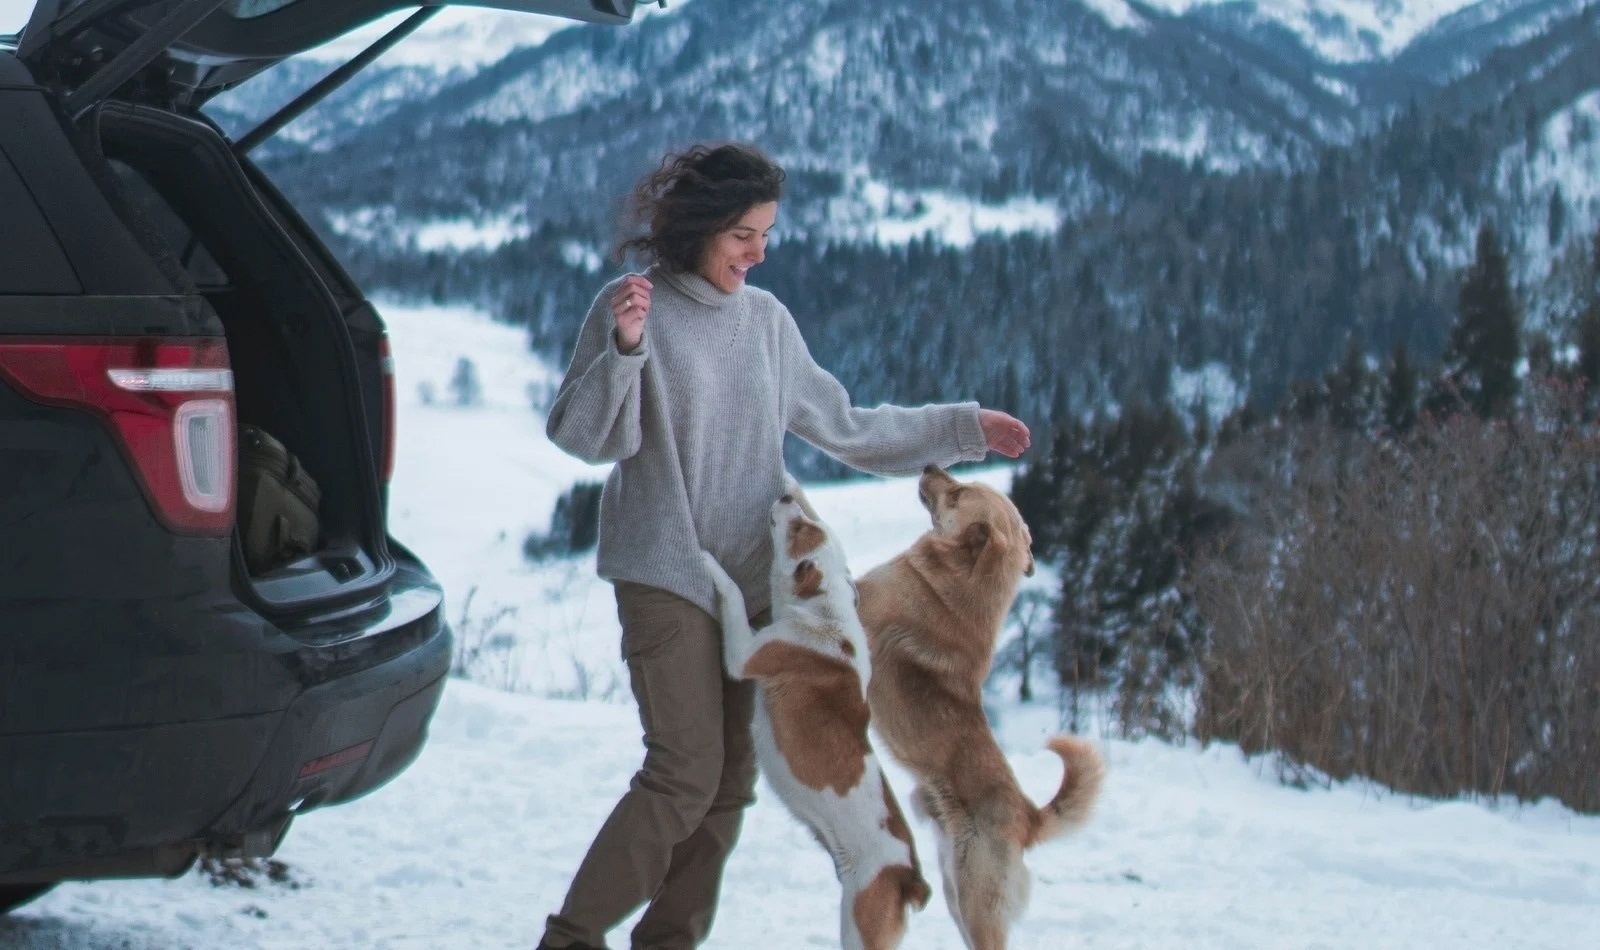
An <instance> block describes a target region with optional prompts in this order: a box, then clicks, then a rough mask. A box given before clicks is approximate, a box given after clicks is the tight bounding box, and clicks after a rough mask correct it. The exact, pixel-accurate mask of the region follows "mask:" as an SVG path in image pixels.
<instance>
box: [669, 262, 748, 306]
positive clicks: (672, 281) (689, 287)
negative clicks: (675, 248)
mask: <svg viewBox="0 0 1600 950" xmlns="http://www.w3.org/2000/svg"><path fill="white" fill-rule="evenodd" d="M645 276H646V277H648V278H649V279H650V280H651V281H652V282H654V281H657V280H663V281H666V282H667V284H668V285H669V286H671V287H672V288H673V289H674V290H676V291H678V292H679V293H681V294H683V295H684V296H685V297H688V298H689V299H690V300H693V301H695V302H696V303H703V304H705V305H706V306H708V307H715V308H717V309H721V308H723V307H727V306H729V305H731V304H732V303H733V302H734V301H735V300H737V299H738V298H739V291H737V290H736V291H734V292H733V293H731V294H730V293H724V292H723V291H722V290H719V289H718V288H717V286H716V285H715V284H713V283H712V282H711V281H709V280H706V279H705V278H704V277H701V276H700V275H699V274H696V273H694V272H693V271H674V270H668V269H666V268H665V267H662V266H661V265H660V264H654V265H652V266H651V267H650V269H649V270H648V271H646V272H645ZM740 289H741V290H742V289H743V288H742V287H741V288H740Z"/></svg>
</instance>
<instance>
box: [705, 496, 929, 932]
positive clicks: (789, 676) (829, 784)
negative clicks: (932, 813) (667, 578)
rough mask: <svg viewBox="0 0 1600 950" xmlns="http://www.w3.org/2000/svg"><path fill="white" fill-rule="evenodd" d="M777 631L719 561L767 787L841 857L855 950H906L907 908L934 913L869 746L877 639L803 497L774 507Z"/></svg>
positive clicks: (715, 568)
mask: <svg viewBox="0 0 1600 950" xmlns="http://www.w3.org/2000/svg"><path fill="white" fill-rule="evenodd" d="M772 546H773V559H772V560H773V567H772V618H773V619H772V624H771V625H770V626H767V627H763V628H762V629H761V630H759V631H754V632H752V631H751V629H750V625H749V622H748V621H747V620H746V619H745V603H744V597H743V596H742V595H741V594H740V593H739V588H738V586H737V585H736V584H735V583H734V582H733V580H732V578H730V577H729V576H728V575H727V573H726V572H725V571H724V570H723V569H722V567H721V566H720V565H719V564H718V563H717V562H716V559H715V558H713V557H712V556H711V555H710V554H704V555H703V557H704V560H705V565H706V569H707V570H708V571H709V572H710V573H711V577H712V580H713V581H714V582H715V583H716V586H717V594H718V598H719V600H720V605H719V606H720V608H721V613H722V641H723V647H724V651H723V652H724V661H725V662H726V664H727V667H728V672H729V674H730V675H732V676H735V677H738V678H740V679H750V680H755V681H756V691H757V701H756V712H755V725H754V737H755V745H756V753H757V758H758V761H759V762H760V765H761V771H762V773H763V774H764V775H765V776H766V777H767V782H768V784H770V785H771V786H772V788H773V789H774V790H776V791H777V793H778V795H779V797H780V798H782V799H783V802H784V804H785V805H787V806H788V808H789V810H790V811H791V812H793V813H794V815H795V817H797V818H799V819H800V820H801V821H802V822H803V823H805V825H806V826H807V827H808V828H810V829H811V832H812V833H813V834H814V835H815V836H816V838H817V840H818V841H819V842H820V843H821V844H822V846H823V847H824V848H826V849H827V851H828V853H829V854H830V855H832V857H833V862H834V869H835V872H836V873H837V874H838V877H839V883H840V884H841V885H842V886H843V888H844V897H843V901H842V907H841V914H840V916H841V921H840V932H841V933H840V941H841V943H842V944H843V946H844V947H845V948H846V950H889V948H893V947H897V946H899V945H900V939H901V937H902V936H903V935H904V934H905V929H906V907H907V906H908V905H913V906H916V907H917V908H919V909H920V908H922V907H925V906H927V903H928V898H929V897H930V896H931V893H932V892H931V890H930V888H929V887H928V882H927V881H926V880H924V879H923V877H922V869H921V866H920V865H919V864H918V862H917V852H916V848H915V847H914V846H913V845H912V841H911V829H910V828H909V827H908V826H907V825H906V820H905V816H904V814H903V813H902V812H901V811H900V805H899V803H898V802H897V801H896V800H895V797H894V793H893V792H891V791H890V789H889V782H888V779H887V778H886V777H885V776H884V774H883V771H882V769H880V768H879V766H878V760H877V757H876V756H875V755H873V751H872V746H871V744H870V743H869V742H868V739H867V721H868V712H867V697H866V682H867V679H868V666H867V664H868V656H867V638H866V634H865V632H863V631H862V629H861V621H860V620H859V619H858V618H857V616H856V608H855V589H854V587H853V586H852V584H851V582H850V575H849V572H848V571H847V570H846V567H845V558H844V552H843V551H841V550H840V547H839V544H838V542H837V541H836V540H835V539H834V538H833V536H832V535H831V534H830V533H829V531H828V529H827V527H826V526H825V525H824V524H823V523H822V522H821V520H820V519H818V518H817V517H816V514H815V512H814V511H812V510H811V508H810V505H809V504H807V503H806V502H805V500H804V495H802V494H800V492H799V488H798V486H794V485H791V487H790V493H789V494H786V495H784V496H783V497H782V498H780V499H779V500H778V501H777V503H776V504H774V505H773V506H772Z"/></svg>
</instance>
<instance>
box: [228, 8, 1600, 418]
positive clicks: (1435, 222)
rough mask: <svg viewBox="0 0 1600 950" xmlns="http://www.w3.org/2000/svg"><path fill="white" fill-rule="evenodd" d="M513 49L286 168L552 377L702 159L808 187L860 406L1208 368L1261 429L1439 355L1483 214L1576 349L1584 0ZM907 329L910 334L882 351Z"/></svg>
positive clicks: (831, 333)
mask: <svg viewBox="0 0 1600 950" xmlns="http://www.w3.org/2000/svg"><path fill="white" fill-rule="evenodd" d="M508 35H510V34H508ZM534 39H536V38H534ZM530 42H532V40H530ZM513 47H514V48H513V50H512V52H510V53H508V54H507V55H505V56H503V57H501V58H498V59H496V60H494V61H493V62H491V63H489V64H487V65H482V66H479V65H476V64H470V63H467V62H465V61H463V60H462V59H461V58H460V56H461V54H459V53H457V54H455V55H454V57H453V58H452V57H445V58H443V59H432V60H428V59H427V58H426V57H424V59H423V60H422V61H420V62H418V63H413V64H409V65H407V64H401V65H396V66H390V67H387V68H386V70H385V69H379V70H376V71H374V72H373V73H372V75H371V76H368V77H363V78H362V79H358V81H357V83H355V84H352V87H351V88H350V89H349V90H347V91H346V92H345V93H344V94H343V95H344V97H343V98H341V99H336V100H333V101H330V102H329V103H328V104H327V106H326V108H325V109H319V110H317V111H316V112H314V113H312V115H311V116H308V117H306V119H304V120H303V121H302V122H301V123H296V124H295V125H293V126H291V127H290V130H289V131H290V133H291V135H297V136H299V137H300V140H301V144H299V145H296V144H294V143H293V142H291V143H288V144H287V145H285V146H282V147H281V148H280V150H279V151H277V152H274V153H270V154H268V155H267V157H266V158H265V159H264V161H265V165H266V168H267V171H268V172H269V174H271V175H272V176H273V177H274V178H275V179H276V180H277V181H279V182H280V184H281V185H282V186H283V187H284V188H285V190H286V191H288V192H290V193H291V194H292V195H293V196H294V197H295V198H296V199H297V200H298V201H299V202H300V203H301V206H302V207H304V208H307V209H308V210H309V211H311V213H312V217H313V222H314V223H315V224H316V225H317V226H319V227H321V228H322V229H323V230H324V231H325V232H326V233H330V234H331V235H332V236H333V237H334V238H335V239H336V240H337V241H339V242H342V243H343V244H345V245H347V249H348V251H349V253H350V254H351V260H352V262H353V265H354V266H355V269H356V271H357V273H358V275H359V276H360V277H361V278H362V279H363V280H366V281H369V283H370V285H371V286H374V287H386V288H388V289H390V290H391V291H393V292H396V293H404V294H408V295H412V296H414V297H426V298H429V299H440V300H442V299H455V300H470V301H474V302H476V303H477V304H479V305H481V306H484V307H488V308H491V309H493V310H495V311H496V312H498V313H501V314H502V315H503V316H504V317H505V318H507V319H513V320H518V321H527V322H529V323H531V324H534V327H535V331H536V332H535V336H534V339H535V341H536V343H537V345H539V346H541V347H543V348H544V351H545V352H547V353H550V354H556V353H559V352H561V351H562V349H563V347H564V345H565V343H566V340H565V337H564V336H563V333H564V332H565V331H564V330H563V328H564V327H565V326H566V325H567V324H568V323H570V314H571V313H573V312H575V311H577V310H579V309H581V308H582V307H583V306H585V305H586V303H587V300H588V298H589V295H591V294H592V293H593V288H594V286H595V278H596V277H597V276H598V272H599V271H600V270H602V269H603V268H604V267H606V266H607V264H606V263H605V258H604V255H605V252H606V251H607V249H608V245H609V240H610V238H611V237H612V235H613V234H614V224H615V218H616V212H617V211H618V205H617V201H618V199H619V198H620V196H621V193H622V192H623V191H624V190H625V188H626V186H627V184H628V183H629V182H631V181H633V180H634V179H635V178H636V177H637V175H638V174H640V173H641V172H642V171H644V170H645V169H646V168H647V167H648V166H649V164H650V163H651V162H653V161H654V159H655V158H656V156H658V155H659V154H660V153H661V152H662V151H663V150H665V149H668V148H671V147H673V146H677V145H681V144H683V143H685V142H687V141H690V140H693V139H697V138H728V137H739V138H750V139H754V140H757V141H759V142H761V143H763V144H764V145H765V146H766V147H767V148H769V149H770V150H771V151H773V152H774V153H775V154H776V155H777V157H778V158H779V159H780V160H781V161H783V162H784V164H785V166H786V167H787V168H788V169H789V170H790V172H791V177H790V181H789V186H788V191H787V193H786V198H785V202H784V208H783V214H782V219H781V224H782V235H781V240H782V241H783V242H786V243H787V244H788V246H789V247H792V248H796V249H797V250H796V251H795V252H794V254H793V255H791V254H790V253H789V252H787V251H786V252H784V253H781V254H776V255H774V258H773V262H772V263H769V264H768V265H767V266H766V267H765V268H764V271H763V276H762V278H761V283H762V285H763V286H769V287H770V288H771V289H774V290H775V291H780V290H781V291H785V292H786V294H785V296H784V299H786V300H788V301H790V303H791V306H795V307H800V306H801V305H802V304H803V306H804V307H805V309H807V310H809V311H810V312H809V313H801V312H800V311H799V310H797V316H798V317H800V318H802V319H804V320H814V321H817V322H818V323H821V324H823V325H825V326H831V327H836V328H837V329H836V330H830V329H820V330H819V331H818V332H817V333H816V335H815V338H816V340H817V345H818V346H819V347H821V348H822V352H823V353H824V354H825V355H827V356H829V357H830V358H831V359H832V361H833V363H834V365H837V366H841V367H844V368H846V370H847V371H848V372H859V373H860V374H861V375H859V376H854V377H851V378H850V382H851V383H852V385H853V386H856V385H858V386H861V387H862V388H863V391H864V392H866V393H868V394H870V396H871V398H881V399H896V400H907V399H917V398H926V396H927V393H928V392H930V391H931V392H943V393H950V392H957V393H977V394H979V395H980V396H984V397H986V398H997V397H1007V398H1009V394H1013V393H1015V394H1017V402H1016V403H1015V405H1017V407H1018V408H1019V409H1020V410H1021V411H1025V412H1034V413H1037V414H1040V415H1048V412H1049V410H1050V407H1053V406H1057V405H1060V404H1061V402H1062V400H1063V399H1065V400H1066V401H1068V402H1076V403H1077V404H1078V405H1082V406H1100V405H1105V404H1108V403H1118V402H1121V401H1124V400H1126V399H1153V400H1162V399H1165V398H1166V397H1167V393H1168V390H1169V388H1170V381H1171V380H1173V379H1181V378H1185V374H1192V373H1197V372H1202V371H1203V372H1222V373H1226V374H1227V376H1228V377H1229V378H1230V380H1231V385H1232V387H1233V388H1234V389H1235V390H1237V391H1239V392H1242V393H1246V394H1248V395H1250V396H1251V397H1252V398H1255V399H1258V400H1264V401H1265V404H1269V405H1270V404H1271V402H1272V401H1273V400H1275V399H1276V398H1277V397H1278V396H1279V395H1281V394H1282V393H1283V392H1284V391H1286V389H1287V387H1288V386H1289V385H1290V384H1291V383H1292V382H1293V381H1294V380H1297V379H1303V378H1307V377H1308V376H1315V375H1318V374H1320V373H1321V372H1322V371H1323V370H1325V369H1326V368H1328V364H1329V361H1330V360H1332V359H1334V358H1335V356H1336V354H1338V353H1339V352H1341V350H1342V349H1343V347H1344V343H1345V341H1346V340H1347V339H1351V338H1353V339H1356V340H1358V341H1361V342H1362V344H1363V345H1364V346H1367V347H1369V348H1370V350H1369V352H1371V353H1373V354H1374V355H1375V356H1379V357H1381V356H1382V355H1385V354H1387V353H1388V352H1389V351H1390V349H1391V348H1392V347H1393V346H1394V345H1396V344H1397V343H1404V344H1405V345H1406V346H1407V348H1408V350H1409V351H1410V352H1411V353H1412V354H1413V355H1414V356H1416V357H1417V358H1419V359H1422V360H1424V361H1426V360H1429V359H1432V358H1434V357H1436V356H1437V355H1438V353H1439V352H1440V350H1441V348H1442V344H1443V340H1444V338H1445V335H1446V331H1447V329H1448V326H1449V323H1450V321H1451V319H1452V318H1453V314H1454V308H1455V297H1454V295H1455V281H1456V275H1457V273H1458V271H1459V269H1460V268H1461V267H1462V266H1463V265H1464V264H1465V263H1466V261H1467V259H1468V256H1469V255H1470V253H1471V248H1472V244H1473V238H1474V235H1475V233H1476V230H1477V228H1478V226H1479V225H1480V224H1481V223H1483V222H1485V221H1490V220H1492V221H1495V222H1497V223H1498V224H1499V225H1500V230H1501V232H1502V233H1503V234H1506V235H1507V237H1508V239H1509V240H1510V241H1511V246H1510V247H1509V248H1508V251H1509V253H1510V257H1511V260H1512V263H1513V266H1514V268H1515V272H1516V275H1517V277H1518V283H1519V284H1520V285H1521V286H1522V287H1523V288H1525V292H1526V294H1527V295H1528V297H1529V310H1530V313H1531V315H1532V316H1533V318H1534V322H1535V324H1536V325H1544V326H1549V327H1552V328H1554V329H1556V330H1561V329H1562V328H1561V327H1560V324H1561V321H1562V320H1563V319H1564V317H1563V309H1564V307H1565V305H1564V304H1563V303H1562V300H1563V299H1564V298H1563V294H1562V293H1551V292H1548V291H1547V288H1546V285H1547V284H1549V283H1550V275H1551V272H1552V269H1553V268H1555V269H1560V270H1562V272H1563V273H1565V274H1569V275H1570V273H1572V272H1573V267H1572V266H1571V261H1572V259H1573V248H1574V246H1575V242H1576V243H1577V244H1581V243H1582V242H1583V238H1584V237H1586V236H1587V234H1588V233H1589V232H1590V231H1592V229H1593V228H1594V227H1595V225H1596V223H1600V198H1597V196H1596V195H1595V194H1594V189H1593V186H1592V183H1591V182H1590V181H1589V179H1591V178H1592V177H1593V176H1592V175H1589V174H1587V173H1586V171H1585V168H1586V167H1588V166H1587V164H1586V163H1588V162H1589V161H1590V160H1591V159H1590V156H1591V154H1592V151H1593V148H1594V146H1593V145H1592V142H1593V138H1594V137H1593V123H1592V121H1591V118H1592V110H1593V102H1592V95H1593V93H1594V92H1595V91H1596V90H1597V89H1600V83H1597V77H1596V74H1595V72H1594V69H1593V66H1592V64H1593V63H1594V62H1596V61H1600V4H1597V3H1595V2H1594V0H1519V2H1514V3H1513V2H1507V0H1479V2H1476V3H1465V2H1457V0H1423V2H1407V3H1399V2H1394V0H1378V2H1373V3H1356V2H1353V0H1347V2H1344V3H1335V2H1332V0H1327V2H1310V0H1292V2H1283V3H1266V2H1262V3H1250V2H1234V3H1200V2H1186V0H1156V2H1141V0H1093V2H1078V0H1073V2H1065V3H1062V4H1058V5H1055V6H1052V7H1049V8H1041V7H1039V6H1037V5H1029V4H1024V3H1021V2H1019V0H974V2H970V3H966V4H959V5H929V4H927V3H924V2H920V0H883V2H879V3H873V4H862V3H856V2H846V0H804V2H801V0H796V2H793V3H786V4H782V5H778V6H771V5H751V4H748V3H741V2H734V0H693V2H691V3H688V4H685V5H683V6H676V5H675V6H674V7H672V8H671V9H669V11H668V12H667V13H665V14H652V15H651V16H648V17H645V18H643V19H642V21H641V22H639V23H636V24H634V25H631V26H628V27H624V28H609V27H592V26H576V27H571V28H564V29H560V30H557V31H555V32H554V33H550V34H549V35H548V36H547V37H546V38H544V39H543V41H542V42H538V43H536V44H535V45H527V44H526V43H523V42H522V41H520V40H519V41H517V42H515V43H513ZM437 48H445V47H443V46H441V47H437ZM287 66H288V67H289V68H291V69H305V68H307V67H306V65H305V64H304V63H291V64H287ZM316 68H320V69H324V70H325V69H326V68H327V65H326V63H319V64H316ZM299 78H300V85H302V86H303V85H305V84H308V83H309V81H310V77H308V76H301V77H299ZM363 83H364V84H363ZM271 85H272V80H271V79H267V80H266V82H265V83H263V84H262V85H260V86H259V87H258V86H257V84H256V83H250V84H248V85H247V86H246V87H245V88H244V89H242V90H240V91H239V92H238V93H236V94H235V95H236V96H242V95H243V94H245V93H247V92H248V93H249V94H250V95H253V96H256V97H257V98H256V100H254V101H252V102H251V103H250V104H248V106H242V105H238V101H235V100H232V99H230V102H229V103H228V105H230V106H233V107H236V108H237V112H235V113H233V114H231V115H230V116H229V117H227V118H224V122H225V123H228V122H238V123H244V122H246V121H247V117H248V116H249V115H250V114H252V112H253V111H259V110H260V109H262V108H264V106H263V105H262V102H264V101H265V100H268V99H270V98H272V96H271V95H270V93H271V91H272V90H271V88H270V87H271ZM290 94H291V93H289V92H288V91H287V90H286V91H284V92H283V93H282V94H281V95H277V97H276V99H277V101H283V100H286V99H288V98H289V95H290ZM922 238H927V239H930V241H931V242H932V243H933V244H934V245H935V248H942V249H948V250H950V251H952V252H955V253H956V254H958V255H960V259H949V258H945V257H941V256H940V254H941V253H942V251H938V252H936V251H935V249H929V250H928V252H927V253H928V254H931V255H932V256H931V257H928V256H926V255H924V254H923V252H922V251H920V250H913V249H912V245H913V244H914V243H915V242H917V241H918V240H920V239H922ZM841 245H849V248H850V249H841ZM861 247H868V248H872V247H877V248H882V249H884V255H889V254H891V253H899V254H901V255H906V254H912V255H913V256H917V255H921V256H919V257H918V261H917V262H916V263H915V264H914V265H913V264H912V263H910V262H908V261H907V260H904V259H898V260H897V259H888V258H886V257H884V256H883V255H879V256H877V257H875V256H874V253H875V252H872V251H870V250H868V251H861V250H859V248H861ZM896 249H898V250H896ZM824 259H826V261H827V264H826V265H825V266H820V262H822V261H823V260H824ZM1562 279H1563V280H1568V281H1569V282H1570V280H1569V278H1568V277H1563V278H1562ZM884 281H893V285H892V288H890V289H892V290H893V291H894V292H893V293H889V292H884V293H881V294H880V293H879V288H878V284H880V283H882V282H884ZM796 288H798V289H799V291H800V292H799V293H798V294H797V293H793V292H792V291H793V290H794V289H796ZM1535 298H1539V299H1535ZM956 299H959V300H961V304H960V305H959V307H957V306H955V305H953V303H952V301H954V300H956ZM973 312H977V313H984V314H987V322H988V324H989V325H990V326H993V327H996V328H1003V330H1002V329H997V330H996V331H995V332H996V333H997V337H996V338H997V339H1000V340H1004V341H1005V343H1004V346H1005V350H1004V352H1000V353H996V354H992V355H990V356H988V357H986V359H987V360H988V365H979V364H980V363H981V362H982V361H980V360H977V359H973V360H970V361H968V362H966V363H965V364H963V363H962V362H961V360H960V359H959V358H957V359H952V358H951V355H950V350H951V347H950V344H949V343H948V342H945V343H938V342H935V341H938V340H941V339H943V340H948V339H949V338H951V337H953V336H956V335H959V334H961V333H963V332H965V330H964V327H965V326H966V325H967V324H968V323H969V322H970V316H969V315H970V314H971V313H973ZM902 313H904V314H910V315H914V319H915V320H916V324H917V326H918V328H919V331H920V333H919V335H918V336H917V337H915V338H913V339H911V340H908V341H906V346H904V347H902V348H900V349H897V350H895V351H894V354H893V355H892V356H891V357H890V358H888V359H883V358H880V357H879V355H878V354H877V353H876V352H874V344H875V342H876V341H877V340H879V339H881V338H882V335H883V333H884V332H885V326H886V323H885V321H886V319H887V318H888V315H892V314H902ZM1557 335H1558V336H1559V334H1557ZM1008 367H1009V369H1008ZM1013 371H1014V375H1015V379H1014V380H1013V379H1012V378H1011V375H1012V372H1013Z"/></svg>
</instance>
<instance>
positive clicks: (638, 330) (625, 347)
mask: <svg viewBox="0 0 1600 950" xmlns="http://www.w3.org/2000/svg"><path fill="white" fill-rule="evenodd" d="M651 286H652V285H651V283H650V281H648V280H646V279H645V278H643V277H641V276H639V275H638V274H629V275H628V276H627V277H624V278H623V279H622V284H621V285H620V286H618V287H617V292H616V293H614V294H612V295H611V313H612V314H613V315H614V316H615V317H616V318H617V349H618V350H620V351H622V352H623V353H632V352H633V351H634V350H637V349H638V348H639V343H640V342H641V341H643V340H644V318H645V317H647V316H649V315H650V288H651Z"/></svg>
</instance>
